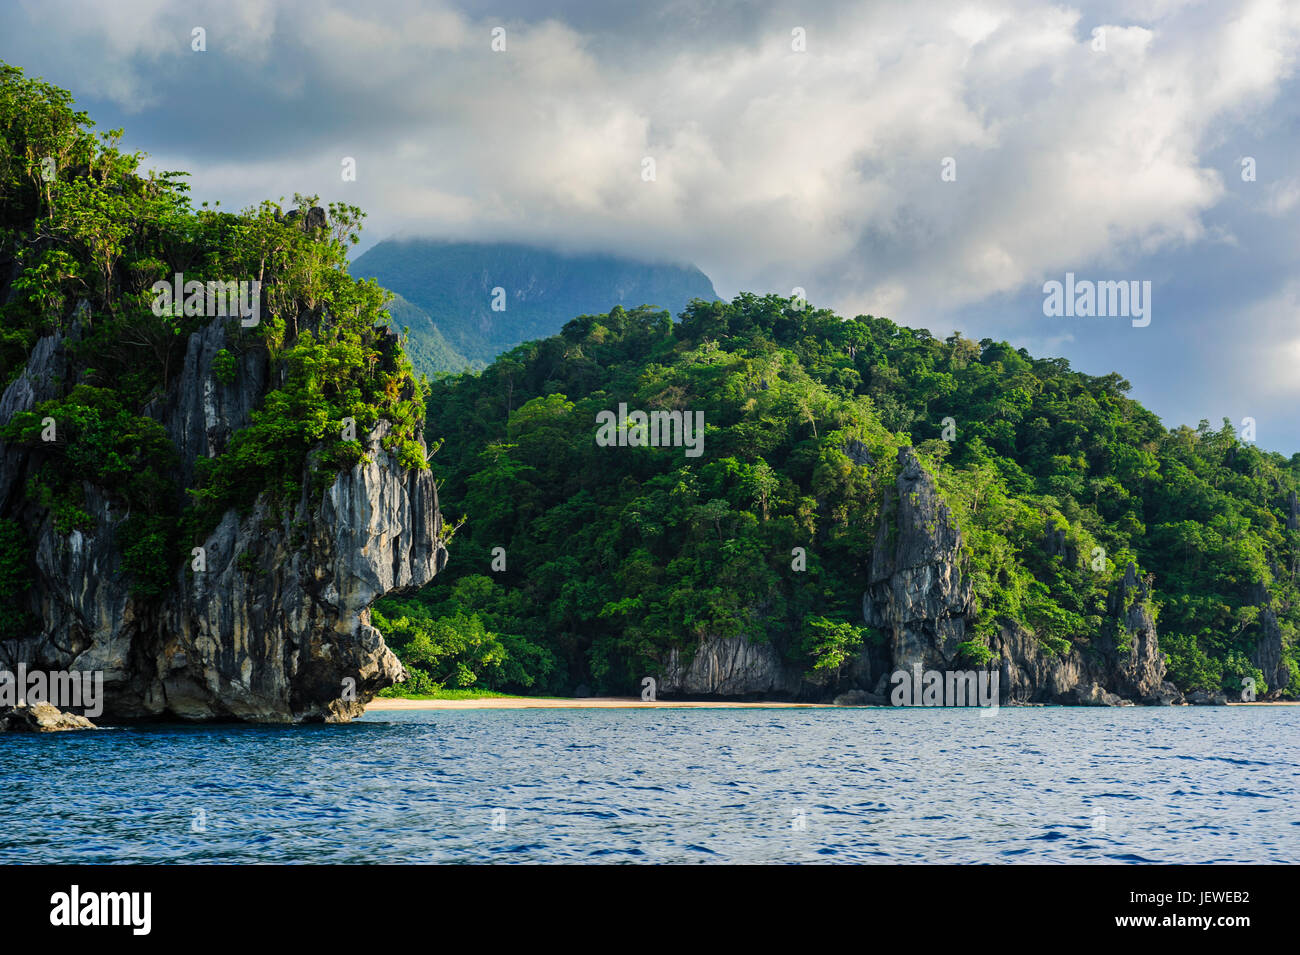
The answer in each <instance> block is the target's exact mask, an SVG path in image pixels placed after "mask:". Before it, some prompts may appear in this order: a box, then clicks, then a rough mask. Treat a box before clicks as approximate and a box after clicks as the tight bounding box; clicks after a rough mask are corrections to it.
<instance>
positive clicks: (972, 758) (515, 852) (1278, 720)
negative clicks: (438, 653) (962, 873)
mask: <svg viewBox="0 0 1300 955" xmlns="http://www.w3.org/2000/svg"><path fill="white" fill-rule="evenodd" d="M985 712H986V713H987V711H985ZM0 783H2V785H0V863H4V864H10V863H25V862H87V863H109V862H212V863H233V862H241V863H250V862H298V863H333V862H381V863H384V862H388V863H399V862H400V863H434V862H515V863H522V862H609V863H614V862H674V863H697V862H698V863H717V862H734V863H789V862H812V863H827V862H930V863H948V862H990V863H1004V862H1027V863H1042V862H1047V863H1080V862H1086V863H1117V864H1122V863H1142V862H1159V863H1211V862H1275V863H1280V862H1296V861H1300V793H1298V792H1297V790H1298V789H1300V707H1232V708H1225V707H1177V708H1143V707H1131V708H1130V707H1125V708H1121V709H1108V708H1097V709H1093V708H1050V707H1049V708H1037V707H1035V708H1003V709H1000V710H997V711H995V712H993V713H992V715H985V716H983V717H981V715H980V711H978V710H973V709H972V710H956V709H906V710H904V709H816V710H812V709H787V710H773V709H769V710H757V709H723V710H713V709H696V710H690V709H655V710H650V709H629V710H595V709H592V710H459V711H446V710H444V711H404V712H392V711H389V712H374V713H370V714H367V716H366V717H365V718H364V719H362V720H359V721H357V722H354V723H352V724H349V725H343V726H305V727H259V726H231V725H221V726H196V727H161V726H142V727H130V728H109V729H104V730H101V731H98V732H94V733H61V734H51V735H40V736H28V735H16V734H7V735H0Z"/></svg>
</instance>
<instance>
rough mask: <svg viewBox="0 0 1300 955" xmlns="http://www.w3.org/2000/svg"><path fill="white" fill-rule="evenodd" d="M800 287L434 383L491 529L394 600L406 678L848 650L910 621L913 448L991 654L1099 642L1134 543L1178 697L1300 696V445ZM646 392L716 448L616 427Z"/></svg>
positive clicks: (564, 685)
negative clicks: (839, 312)
mask: <svg viewBox="0 0 1300 955" xmlns="http://www.w3.org/2000/svg"><path fill="white" fill-rule="evenodd" d="M799 304H800V303H797V302H794V301H790V300H785V299H781V298H777V297H774V296H768V297H757V296H754V295H741V296H739V297H738V298H737V299H736V300H735V301H734V302H732V303H730V304H727V303H723V302H713V303H706V302H695V303H693V304H692V305H691V306H690V307H689V308H688V309H687V310H686V311H685V312H684V313H683V314H682V316H681V321H680V322H679V323H674V322H673V321H672V320H671V319H670V316H669V315H668V314H667V313H665V312H658V311H653V310H649V309H637V310H633V311H624V310H622V309H615V310H614V311H612V312H610V313H609V314H608V315H597V316H584V317H581V318H577V319H574V320H573V321H571V322H569V323H568V324H567V325H566V326H565V327H564V329H563V332H562V333H561V334H559V335H557V336H554V337H552V338H548V339H545V340H542V341H537V342H531V343H528V344H526V345H522V346H520V347H518V348H516V349H514V350H513V351H511V352H509V353H508V354H506V355H504V356H502V357H501V358H499V359H498V360H496V361H495V362H494V363H493V364H491V365H490V366H489V367H488V368H487V369H486V370H485V371H484V372H483V373H482V374H478V375H472V374H466V375H462V376H460V377H459V378H455V379H448V380H445V381H442V382H439V383H436V384H435V385H433V386H432V389H431V394H430V397H429V405H428V408H429V414H428V421H429V422H430V429H431V430H430V437H431V438H432V437H437V438H438V439H440V440H441V441H442V442H443V444H442V447H441V450H440V451H439V453H438V454H437V456H436V457H434V458H433V459H432V465H433V467H434V469H435V473H436V474H437V475H439V476H440V478H441V480H442V482H443V483H442V500H443V504H444V507H446V508H447V509H448V511H449V513H452V514H463V515H465V523H464V526H463V527H462V528H461V529H460V531H459V533H458V534H457V538H456V543H457V546H456V548H455V555H454V559H453V560H452V562H451V564H450V566H449V568H448V571H447V573H446V575H445V576H444V577H443V578H441V579H439V580H438V581H437V582H436V583H435V584H434V585H432V586H430V587H428V588H425V589H424V590H423V591H422V592H420V593H419V594H418V595H416V596H414V597H411V598H407V599H403V600H394V599H390V600H388V601H386V602H383V603H382V604H381V605H380V612H379V613H378V614H377V615H376V619H377V620H378V621H380V622H379V624H378V625H379V626H380V627H381V629H383V630H384V631H385V632H386V633H387V634H388V637H389V640H390V642H391V643H392V644H393V645H394V646H395V647H396V648H397V649H398V653H399V656H402V657H403V658H404V660H405V661H406V662H407V664H408V666H409V667H411V668H412V669H413V671H415V677H414V679H413V682H412V683H411V684H410V685H408V687H407V689H427V688H428V687H429V686H430V685H431V684H433V683H442V684H445V685H449V686H456V685H460V686H473V685H477V686H483V687H489V688H498V689H507V690H529V691H541V690H546V691H566V690H573V689H574V688H575V687H577V686H579V685H580V684H590V685H591V686H592V687H593V688H594V689H596V690H599V691H608V692H624V693H626V692H632V691H635V690H636V689H637V687H638V685H639V681H640V679H641V678H642V677H643V676H644V675H649V674H656V673H659V672H661V671H662V664H663V660H664V659H665V657H666V655H667V653H668V652H669V651H670V650H671V649H672V648H679V649H681V650H683V651H685V652H689V651H690V650H691V648H692V647H693V646H695V645H696V644H697V643H698V642H699V641H700V639H701V638H704V637H716V636H727V635H746V636H748V637H749V638H750V639H751V640H755V641H772V642H774V643H775V645H777V646H778V647H779V648H780V649H781V651H782V653H783V655H784V657H785V659H787V660H788V661H791V662H793V663H795V664H797V665H799V666H801V667H803V668H804V669H805V670H806V671H815V670H817V669H822V670H825V669H836V670H837V669H838V668H839V667H841V666H843V665H844V663H845V662H846V660H848V659H849V658H850V657H851V656H852V655H853V654H854V653H856V652H858V651H859V650H861V649H862V648H863V647H867V646H870V643H871V641H881V640H882V639H883V638H884V635H883V634H879V633H873V632H872V631H871V630H869V629H868V628H866V627H864V626H862V622H863V616H862V595H863V591H864V589H865V587H866V583H867V579H866V575H867V571H868V568H867V563H868V559H869V556H870V554H871V547H872V539H873V535H874V533H875V528H876V526H877V523H878V517H879V511H880V506H881V499H882V490H883V488H884V487H885V486H886V485H888V484H890V483H891V482H892V481H893V480H894V478H895V476H896V470H897V463H896V451H897V449H898V448H899V447H900V446H902V445H905V444H913V445H915V446H916V447H917V449H918V452H919V454H920V457H921V460H922V461H923V462H924V465H925V467H926V468H927V470H930V471H931V472H932V473H933V474H934V475H935V476H936V478H937V480H938V483H939V486H940V487H941V489H942V491H943V493H944V496H945V497H946V498H947V500H948V503H949V504H950V506H951V507H952V510H953V513H954V515H955V517H956V519H957V521H958V523H959V525H960V527H961V529H962V533H963V537H964V544H963V547H964V551H965V560H966V562H967V573H968V574H969V576H970V577H971V579H972V580H973V583H974V590H975V597H976V607H977V611H976V612H975V613H974V614H973V615H972V619H971V620H970V621H969V622H968V632H972V631H973V634H974V636H973V638H972V640H971V641H970V644H971V645H970V647H969V648H968V656H969V658H970V659H971V660H973V661H976V662H978V661H980V660H981V659H984V658H986V657H987V653H988V651H987V649H986V646H985V645H986V644H987V642H988V639H989V637H990V636H991V635H992V633H993V630H994V628H995V627H996V626H998V624H999V621H1006V620H1014V621H1016V622H1018V623H1020V624H1022V625H1024V626H1027V627H1029V628H1031V629H1032V630H1033V631H1034V633H1035V634H1036V636H1037V639H1038V640H1039V641H1041V643H1042V645H1043V647H1044V648H1045V649H1046V650H1048V651H1051V652H1055V653H1066V652H1068V651H1069V649H1070V647H1071V646H1073V647H1076V648H1081V649H1086V648H1087V646H1088V644H1089V642H1090V641H1091V640H1092V639H1093V638H1094V637H1095V636H1096V634H1097V632H1098V628H1099V626H1100V624H1101V620H1102V614H1103V613H1104V610H1105V608H1104V603H1105V599H1106V595H1107V593H1108V592H1109V590H1110V588H1111V587H1112V586H1113V585H1114V584H1115V582H1116V581H1117V579H1118V578H1119V577H1121V576H1122V575H1123V573H1124V571H1125V569H1126V567H1127V565H1128V563H1129V562H1130V561H1132V562H1134V563H1136V565H1137V567H1138V570H1139V572H1140V573H1142V574H1150V575H1153V579H1154V600H1153V604H1154V606H1153V607H1152V608H1151V609H1152V611H1153V612H1154V613H1155V615H1156V616H1157V619H1158V626H1159V634H1160V648H1161V649H1162V650H1163V651H1165V652H1166V653H1167V654H1168V657H1169V678H1170V679H1172V680H1173V681H1174V682H1175V683H1176V684H1177V685H1178V687H1179V688H1180V689H1182V690H1184V691H1189V690H1193V689H1197V688H1204V689H1218V688H1224V689H1226V690H1228V691H1229V692H1232V693H1233V694H1234V697H1235V695H1236V694H1239V693H1240V692H1241V679H1242V678H1243V677H1252V678H1254V679H1255V680H1256V681H1257V684H1258V686H1259V687H1260V690H1259V692H1260V693H1261V694H1262V693H1263V692H1264V690H1265V689H1274V690H1285V691H1286V692H1288V693H1290V694H1292V695H1294V694H1296V692H1297V691H1298V690H1300V667H1298V666H1297V665H1296V663H1297V661H1296V640H1295V635H1296V626H1297V623H1300V603H1298V602H1297V590H1296V575H1297V555H1298V554H1300V550H1298V548H1300V520H1298V519H1300V513H1298V511H1300V507H1298V506H1297V501H1296V488H1297V484H1298V480H1297V479H1298V477H1300V456H1297V457H1293V458H1292V459H1290V460H1288V459H1286V458H1284V457H1282V456H1280V455H1278V454H1272V453H1268V452H1265V451H1262V450H1260V449H1258V448H1256V447H1254V446H1250V445H1246V444H1243V443H1242V442H1241V441H1240V440H1239V439H1238V437H1237V436H1236V434H1235V432H1234V431H1233V429H1232V427H1231V426H1230V425H1229V424H1228V423H1227V422H1225V423H1224V425H1223V427H1222V428H1217V429H1216V428H1212V427H1211V426H1210V425H1209V424H1207V423H1204V422H1203V423H1202V424H1201V425H1200V426H1199V427H1198V428H1196V429H1191V428H1186V427H1180V428H1176V429H1174V430H1172V431H1168V430H1166V429H1165V428H1164V427H1162V425H1161V423H1160V421H1159V420H1158V419H1157V418H1156V417H1155V416H1154V415H1153V414H1151V413H1150V412H1148V411H1147V410H1145V409H1144V408H1143V407H1141V406H1140V405H1139V404H1137V403H1136V402H1134V401H1133V400H1131V399H1130V398H1128V397H1127V396H1126V393H1127V391H1128V390H1129V383H1128V382H1126V381H1124V380H1122V379H1121V378H1119V377H1118V376H1116V375H1113V374H1111V375H1106V376H1103V377H1090V376H1087V375H1083V374H1080V373H1077V372H1074V371H1071V369H1070V367H1069V364H1068V363H1067V362H1066V361H1065V360H1063V359H1036V358H1033V357H1031V356H1030V355H1028V354H1027V353H1025V352H1024V351H1023V350H1016V349H1013V348H1011V347H1010V346H1008V345H1006V344H1004V343H999V342H995V341H990V340H984V341H979V342H976V341H971V340H968V339H965V338H962V337H959V336H956V335H954V336H952V337H950V338H947V339H937V338H935V337H933V336H932V335H931V334H930V333H928V332H926V331H924V330H913V329H908V328H903V327H900V326H897V325H895V324H893V323H892V322H890V321H887V320H885V319H882V318H873V317H870V316H866V317H858V318H856V319H852V320H847V321H845V320H841V319H840V318H839V317H838V316H836V315H833V314H831V313H829V312H827V311H822V310H810V309H806V308H804V309H801V308H799ZM620 403H626V404H627V405H628V407H629V408H631V409H642V410H644V411H653V410H656V409H659V410H667V409H679V410H687V409H689V410H690V411H703V412H704V420H705V422H706V426H707V436H706V439H705V442H704V448H703V454H702V455H701V456H700V457H698V458H692V457H688V456H686V455H685V454H684V449H683V448H681V447H626V446H624V447H618V446H614V447H609V446H600V445H599V444H598V443H597V441H596V440H595V435H596V420H597V417H596V416H597V414H598V413H599V412H601V411H605V410H616V409H617V407H618V405H619V404H620ZM945 419H949V420H947V421H945ZM855 460H856V462H857V463H855ZM497 548H501V549H502V550H496V549H497ZM797 548H804V549H805V551H806V569H804V570H799V569H797V568H796V567H795V566H794V565H796V564H797V563H798V561H797V558H796V557H794V556H792V554H794V553H796V551H795V549H797ZM1270 641H1271V642H1272V643H1273V644H1274V645H1278V646H1280V647H1281V648H1282V650H1281V654H1282V656H1283V660H1282V662H1281V664H1280V665H1279V666H1276V667H1275V666H1273V665H1272V662H1271V661H1270V660H1269V659H1268V651H1267V645H1268V644H1269V643H1270ZM1252 658H1254V662H1253V661H1252ZM1261 663H1262V664H1263V666H1265V667H1268V668H1269V669H1270V671H1271V672H1270V673H1269V676H1270V677H1273V680H1274V682H1276V676H1275V674H1277V673H1282V674H1283V675H1285V676H1286V677H1287V683H1288V684H1289V685H1288V686H1286V687H1276V686H1274V687H1269V685H1268V684H1269V682H1270V680H1269V679H1266V678H1265V674H1264V672H1263V670H1262V669H1261Z"/></svg>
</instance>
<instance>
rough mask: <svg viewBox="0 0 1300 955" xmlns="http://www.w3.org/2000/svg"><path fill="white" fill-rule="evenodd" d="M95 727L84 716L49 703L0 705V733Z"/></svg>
mask: <svg viewBox="0 0 1300 955" xmlns="http://www.w3.org/2000/svg"><path fill="white" fill-rule="evenodd" d="M96 728H97V727H96V726H95V724H94V723H92V722H90V720H88V719H86V718H85V717H84V716H78V715H76V714H75V713H64V712H63V711H62V710H60V709H59V708H58V707H56V706H54V705H53V704H51V703H44V702H40V703H32V704H30V705H29V704H27V703H19V704H17V705H15V706H5V707H0V733H64V732H68V731H70V730H93V729H96Z"/></svg>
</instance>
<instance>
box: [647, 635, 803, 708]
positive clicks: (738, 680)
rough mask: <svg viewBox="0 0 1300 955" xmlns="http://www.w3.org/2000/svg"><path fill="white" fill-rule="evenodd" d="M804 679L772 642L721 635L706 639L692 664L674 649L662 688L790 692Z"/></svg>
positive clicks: (734, 692) (700, 692)
mask: <svg viewBox="0 0 1300 955" xmlns="http://www.w3.org/2000/svg"><path fill="white" fill-rule="evenodd" d="M800 682H801V680H800V676H799V671H798V670H797V669H792V668H790V667H787V666H786V665H785V664H784V662H783V661H782V659H781V654H780V653H779V652H778V650H777V648H776V647H775V646H773V645H772V644H770V643H752V642H750V641H749V639H748V638H746V637H717V638H712V639H705V640H702V641H701V642H700V644H699V646H698V647H696V649H695V653H694V655H693V656H692V657H691V660H690V662H689V663H686V662H685V661H684V660H683V659H682V654H680V653H679V652H678V651H676V650H673V651H671V652H670V653H669V656H668V660H667V663H666V665H665V667H664V673H663V678H662V680H661V681H660V683H659V690H660V692H663V693H670V694H671V693H680V694H686V695H690V696H751V695H761V694H766V693H772V694H787V695H789V694H794V693H796V692H797V691H798V690H799V686H800Z"/></svg>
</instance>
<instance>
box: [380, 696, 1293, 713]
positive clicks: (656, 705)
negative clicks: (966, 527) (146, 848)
mask: <svg viewBox="0 0 1300 955" xmlns="http://www.w3.org/2000/svg"><path fill="white" fill-rule="evenodd" d="M1228 705H1229V706H1300V703H1297V702H1269V703H1229V704H1228ZM828 708H833V704H831V703H769V702H760V703H742V702H732V701H729V700H656V701H654V702H653V703H652V702H648V701H646V700H641V699H639V698H637V697H633V696H627V697H623V696H589V697H583V698H581V699H577V698H575V699H566V698H563V697H531V696H506V697H484V698H483V699H478V700H407V699H375V700H371V701H370V702H369V703H368V704H366V711H367V712H369V711H371V710H374V711H380V710H537V709H540V710H547V709H553V710H560V709H568V710H620V709H622V710H634V709H701V710H710V709H713V710H717V709H726V710H735V709H754V710H759V709H768V710H779V709H804V710H810V709H828ZM864 708H865V707H864ZM889 708H891V709H892V707H889Z"/></svg>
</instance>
